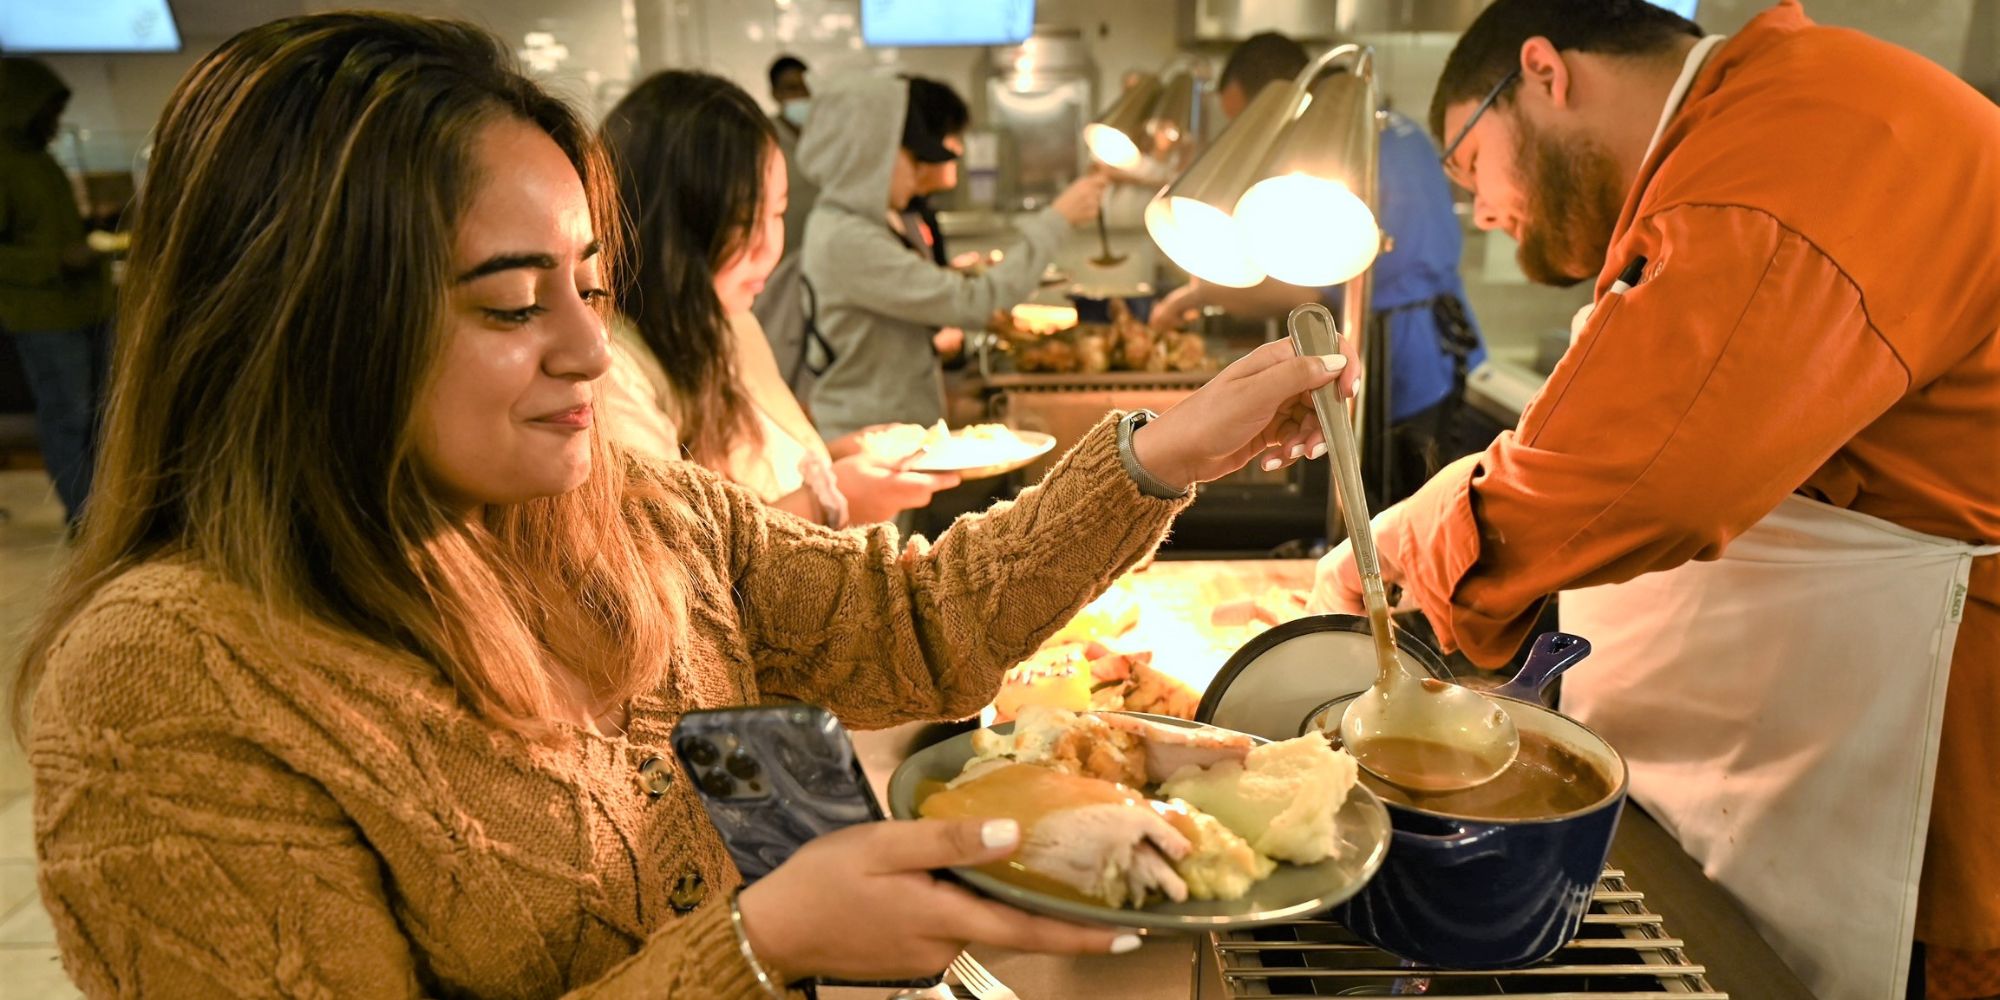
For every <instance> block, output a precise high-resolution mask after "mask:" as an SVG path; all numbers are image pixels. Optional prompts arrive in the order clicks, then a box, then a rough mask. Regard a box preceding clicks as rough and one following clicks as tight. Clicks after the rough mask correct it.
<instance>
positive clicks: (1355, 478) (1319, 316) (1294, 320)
mask: <svg viewBox="0 0 2000 1000" xmlns="http://www.w3.org/2000/svg"><path fill="white" fill-rule="evenodd" d="M1285 328H1286V330H1287V331H1288V332H1289V333H1290V334H1291V337H1292V346H1293V347H1295V348H1297V349H1298V352H1299V354H1300V355H1301V356H1324V355H1328V354H1338V353H1340V333H1339V330H1338V328H1337V327H1335V326H1334V323H1333V313H1332V312H1329V311H1328V310H1327V308H1326V307H1325V306H1323V305H1320V304H1319V303H1317V302H1308V303H1306V304H1304V305H1302V306H1299V307H1298V308H1296V309H1293V310H1292V313H1291V315H1290V316H1288V317H1286V319H1285ZM1312 401H1313V409H1314V410H1315V411H1316V412H1318V414H1319V426H1320V430H1321V431H1322V432H1323V433H1324V434H1325V435H1326V442H1327V444H1326V446H1327V449H1328V450H1329V451H1331V452H1332V453H1333V476H1334V481H1335V483H1336V484H1337V485H1338V486H1339V488H1340V511H1341V515H1342V517H1343V519H1345V520H1346V521H1347V537H1348V541H1349V542H1350V543H1351V544H1352V545H1353V547H1354V565H1355V567H1356V568H1357V569H1359V570H1360V571H1361V596H1362V600H1363V601H1364V602H1365V603H1366V604H1367V605H1368V610H1369V617H1370V618H1375V617H1376V614H1375V613H1376V611H1377V610H1378V609H1377V605H1378V604H1379V605H1380V611H1381V618H1382V619H1384V620H1386V619H1387V618H1388V608H1389V595H1388V592H1387V590H1386V589H1385V588H1384V587H1383V586H1382V563H1381V560H1380V559H1379V558H1378V557H1377V556H1376V555H1375V533H1374V532H1373V531H1370V530H1369V528H1368V497H1367V495H1366V494H1364V493H1363V492H1362V491H1361V449H1360V447H1359V446H1358V445H1356V444H1355V442H1354V424H1353V423H1352V422H1351V421H1349V420H1348V419H1347V404H1346V402H1344V401H1343V400H1342V399H1341V398H1340V381H1339V380H1338V379H1336V380H1334V381H1332V382H1328V383H1327V384H1325V385H1323V386H1320V387H1319V388H1317V389H1314V390H1313V391H1312Z"/></svg>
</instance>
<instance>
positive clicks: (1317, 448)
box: [1306, 441, 1326, 460]
mask: <svg viewBox="0 0 2000 1000" xmlns="http://www.w3.org/2000/svg"><path fill="white" fill-rule="evenodd" d="M1324 454H1326V442H1325V441H1321V442H1320V443H1318V444H1316V445H1313V450H1312V451H1310V452H1307V453H1306V457H1307V458H1310V459H1314V460H1318V458H1319V457H1320V456H1322V455H1324Z"/></svg>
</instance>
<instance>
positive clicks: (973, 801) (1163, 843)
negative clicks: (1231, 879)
mask: <svg viewBox="0 0 2000 1000" xmlns="http://www.w3.org/2000/svg"><path fill="white" fill-rule="evenodd" d="M1169 808H1170V807H1168V806H1167V804H1166V803H1163V802H1156V801H1155V800H1152V799H1148V798H1146V797H1145V796H1143V795H1140V794H1139V793H1137V792H1134V791H1133V790H1131V789H1130V788H1127V787H1125V786H1123V785H1120V784H1117V783H1115V782H1110V781H1105V780H1103V779H1102V778H1086V777H1083V776H1081V775H1075V774H1065V773H1063V772H1061V771H1055V770H1051V769H1049V768H1046V767H1036V766H1035V765H1033V764H1005V765H1001V766H998V767H987V768H983V769H981V770H980V771H978V772H976V773H975V775H974V776H973V777H972V778H971V779H970V780H968V781H965V782H962V783H954V784H953V785H952V786H951V787H949V788H946V789H944V790H943V791H940V792H936V793H934V794H932V795H931V797H929V798H927V799H925V800H924V801H923V804H922V805H920V806H919V807H918V812H920V813H921V814H923V815H924V816H926V817H929V818H933V819H964V818H1008V819H1013V820H1015V821H1017V822H1019V823H1020V824H1021V846H1020V849H1019V850H1017V851H1015V853H1014V856H1013V857H1012V858H1010V859H1008V860H1007V861H1004V862H998V863H995V864H993V865H989V866H987V869H988V870H989V871H991V872H992V873H993V874H994V875H995V876H996V877H999V878H1009V879H1013V880H1016V881H1020V882H1023V883H1025V884H1027V885H1029V886H1030V887H1032V888H1047V887H1046V886H1041V885H1037V884H1036V882H1037V881H1038V880H1047V881H1049V882H1053V883H1055V884H1056V885H1057V886H1061V887H1063V888H1065V889H1068V890H1070V891H1071V892H1073V893H1075V894H1077V895H1080V896H1082V897H1083V898H1085V899H1088V900H1091V901H1093V902H1099V903H1103V904H1105V905H1106V906H1125V905H1127V904H1130V905H1133V906H1137V905H1141V904H1143V903H1144V902H1145V900H1146V897H1147V896H1148V895H1150V894H1153V893H1155V892H1157V893H1158V894H1159V895H1163V896H1165V897H1166V898H1168V899H1172V900H1175V901H1179V900H1183V899H1186V898H1187V894H1188V888H1187V883H1186V882H1185V881H1184V880H1182V878H1181V877H1180V875H1178V874H1177V873H1175V871H1174V867H1173V864H1172V862H1173V861H1174V860H1175V859H1179V858H1184V857H1187V856H1188V854H1189V853H1190V852H1191V851H1193V849H1194V845H1193V843H1192V842H1191V841H1190V840H1189V839H1188V836H1187V834H1185V833H1183V832H1181V831H1180V830H1179V829H1176V827H1175V825H1174V824H1173V823H1171V822H1169V821H1168V818H1167V815H1166V812H1167V810H1168V809H1169ZM1181 818H1183V819H1185V813H1182V814H1181ZM1192 825H1193V824H1192V823H1190V824H1189V826H1190V827H1192ZM1023 876H1026V877H1025V878H1024V877H1023Z"/></svg>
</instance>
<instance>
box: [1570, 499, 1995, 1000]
mask: <svg viewBox="0 0 2000 1000" xmlns="http://www.w3.org/2000/svg"><path fill="white" fill-rule="evenodd" d="M1993 552H2000V546H1985V547H1979V546H1973V545H1967V544H1964V543H1962V542H1957V541H1953V540H1950V539H1944V538H1935V537H1932V536H1929V535H1924V534H1921V533H1918V532H1915V531H1911V530H1909V529H1907V528H1904V527H1901V526H1899V525H1895V524H1891V523H1890V522H1887V521H1883V520H1880V519H1878V518H1874V517H1870V516H1868V515H1866V514H1860V513H1856V512H1854V511H1850V510H1842V509H1840V508H1837V507H1831V506H1828V505H1826V504H1822V503H1818V502H1815V501H1812V500H1808V499H1806V498H1804V497H1800V496H1791V497H1787V498H1786V499H1785V501H1784V502H1783V503H1782V504H1780V505H1779V506H1778V509H1777V510H1775V511H1772V512H1771V513H1770V514H1769V515H1768V516H1766V517H1765V518H1764V519H1763V520H1762V521H1759V522H1758V523H1757V524H1756V525H1755V526H1753V527H1752V528H1751V529H1750V530H1749V531H1747V532H1745V533H1744V534H1743V535H1741V536H1740V537H1738V538H1736V539H1735V540H1733V541H1732V542H1730V544H1729V546H1728V548H1727V549H1726V550H1725V551H1724V553H1723V555H1722V557H1721V558H1720V559H1717V560H1715V561H1714V562H1691V563H1687V564H1685V565H1683V566H1680V567H1677V568H1675V569H1671V570H1667V571H1664V572H1659V573H1648V574H1646V575H1644V576H1641V577H1639V578H1637V579H1635V580H1632V581H1630V582H1628V583H1622V584H1615V585H1611V586H1604V587H1591V588H1588V589H1584V590H1574V591H1565V592H1564V593H1563V595H1562V601H1561V609H1562V624H1563V630H1564V631H1566V632H1574V633H1576V634H1578V635H1581V636H1584V637H1586V638H1588V639H1590V641H1591V646H1592V648H1593V649H1595V650H1596V653H1595V655H1594V656H1593V657H1592V659H1591V664H1590V669H1587V670H1579V671H1573V672H1571V673H1570V674H1569V675H1567V676H1565V677H1564V678H1563V691H1562V708H1563V711H1564V712H1566V713H1568V714H1570V715H1573V716H1575V717H1576V718H1578V719H1580V720H1582V721H1583V722H1584V724H1586V725H1588V726H1590V727H1591V728H1592V729H1594V730H1596V731H1597V732H1598V733H1599V734H1601V735H1603V736H1604V738H1605V739H1607V740H1609V741H1611V744H1612V745H1613V746H1615V747H1617V748H1618V751H1619V752H1620V753H1622V754H1623V755H1624V756H1625V760H1626V763H1627V764H1628V765H1629V766H1630V767H1631V772H1632V792H1631V793H1632V797H1633V798H1634V799H1636V800H1637V801H1638V802H1639V803H1640V804H1642V805H1644V806H1645V807H1646V809H1647V810H1648V811H1649V812H1651V813H1652V814H1653V815H1654V816H1655V817H1657V818H1658V819H1659V820H1660V822H1661V823H1662V824H1664V825H1665V826H1666V827H1667V829H1669V830H1670V831H1672V832H1673V834H1674V835H1675V836H1676V837H1677V838H1678V839H1679V840H1680V842H1681V846H1682V847H1684V848H1685V849H1686V850H1687V852H1688V853H1689V854H1690V855H1692V856H1693V857H1694V858H1695V860H1696V861H1699V862H1700V863H1701V865H1702V868H1703V870H1704V871H1706V872H1707V873H1708V876H1709V877H1710V878H1712V879H1714V880H1715V881H1716V882H1718V883H1720V884H1721V885H1722V886H1724V887H1725V888H1726V889H1728V890H1729V891H1730V892H1731V893H1732V894H1733V895H1735V897H1736V898H1737V900H1738V901H1739V902H1740V903H1742V904H1743V907H1744V909H1745V910H1747V911H1748V912H1749V915H1750V917H1751V920H1752V921H1753V922H1754V923H1755V924H1756V926H1757V928H1758V930H1759V931H1760V932H1761V933H1762V934H1763V935H1764V937H1765V939H1766V940H1767V941H1769V942H1770V943H1771V945H1772V947H1774V948H1775V949H1777V951H1778V952H1779V954H1780V955H1782V956H1783V957H1784V959H1785V961H1786V962H1787V963H1788V964H1790V965H1791V967H1792V969H1793V970H1794V971H1795V972H1797V973H1798V974H1799V976H1800V978H1801V979H1803V980H1805V982H1806V984H1807V985H1808V986H1809V987H1811V988H1812V990H1813V992H1814V993H1816V994H1817V995H1819V996H1820V997H1821V998H1822V1000H1902V998H1903V996H1904V982H1905V979H1906V977H1907V976H1908V975H1909V957H1910V941H1911V937H1912V935H1913V934H1914V932H1915V926H1916V912H1917V877H1918V874H1919V872H1920V871H1921V870H1922V868H1923V859H1924V837H1925V830H1926V828H1927V826H1928V823H1929V820H1930V809H1931V783H1932V778H1933V776H1934V775H1935V773H1936V770H1937V749H1938V732H1939V729H1940V727H1941V726H1942V724H1943V719H1944V695H1945V679H1946V675H1947V672H1948V670H1949V669H1950V665H1951V654H1952V647H1953V644H1954V643H1955V641H1956V639H1957V636H1958V624H1959V618H1960V615H1961V614H1962V613H1963V611H1964V608H1965V593H1966V579H1967V577H1968V575H1969V573H1970V571H1971V566H1972V559H1973V557H1974V556H1976V555H1984V554H1988V553H1993Z"/></svg>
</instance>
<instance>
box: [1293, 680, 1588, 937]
mask: <svg viewBox="0 0 2000 1000" xmlns="http://www.w3.org/2000/svg"><path fill="white" fill-rule="evenodd" d="M1352 697H1354V696H1349V698H1348V699H1341V700H1339V701H1337V702H1336V703H1335V704H1334V705H1332V706H1329V707H1330V709H1331V711H1330V713H1329V714H1330V717H1331V718H1335V719H1338V718H1339V717H1340V713H1341V712H1343V711H1345V710H1346V705H1345V704H1344V702H1345V701H1346V700H1351V698H1352ZM1505 703H1506V706H1507V711H1508V713H1509V714H1511V715H1512V716H1513V718H1514V724H1515V725H1516V726H1518V727H1519V728H1520V730H1521V732H1522V733H1523V734H1526V733H1539V734H1541V735H1543V736H1546V737H1549V738H1550V739H1551V740H1552V741H1554V742H1556V743H1557V744H1558V745H1560V746H1563V747H1565V748H1567V749H1568V750H1570V751H1572V752H1574V753H1576V754H1577V755H1578V756H1580V757H1582V758H1583V759H1584V760H1586V761H1589V762H1590V763H1591V765H1592V766H1594V767H1596V768H1597V769H1598V771H1599V772H1600V773H1602V774H1604V775H1605V776H1607V777H1608V778H1610V779H1611V782H1612V790H1611V792H1610V793H1609V794H1608V795H1606V796H1605V797H1604V798H1602V799H1600V800H1598V801H1597V802H1595V803H1592V804H1591V805H1589V806H1586V807H1584V808H1582V809H1580V810H1577V811H1575V812H1571V813H1566V814H1563V815H1560V816H1548V817H1541V818H1536V819H1517V820H1490V819H1473V818H1467V817H1460V816H1451V815H1447V814H1444V813H1439V812H1432V811H1429V810H1426V809H1419V808H1416V807H1414V806H1408V805H1404V804H1402V803H1398V802H1386V801H1385V804H1386V805H1387V806H1388V807H1389V822H1390V826H1391V827H1392V828H1393V829H1394V833H1393V835H1392V836H1391V838H1390V842H1389V856H1388V858H1387V860H1385V861H1384V862H1383V863H1382V868H1381V870H1380V871H1378V872H1376V873H1375V877H1374V878H1373V879H1372V880H1370V881H1369V883H1368V884H1367V885H1366V886H1364V887H1363V888H1362V890H1361V892H1360V893H1358V894H1356V895H1355V896H1354V897H1353V898H1352V899H1350V900H1348V901H1347V902H1345V903H1342V904H1341V905H1340V906H1338V907H1336V908H1334V910H1333V911H1332V914H1331V915H1332V916H1333V918H1334V919H1336V920H1338V921H1340V922H1341V923H1342V924H1344V925H1346V927H1347V928H1348V929H1349V930H1351V931H1353V932H1354V933H1355V934H1357V935H1359V936H1360V937H1361V938H1362V940H1365V941H1367V942H1368V943H1370V944H1372V945H1375V946H1376V947H1378V948H1381V949H1382V950H1383V951H1386V952H1389V953H1390V954H1392V955H1395V956H1397V957H1399V958H1403V959H1406V960H1408V961H1410V962H1414V963H1416V964H1418V965H1424V966H1431V967H1435V968H1450V969H1498V968H1509V967H1513V966H1521V965H1529V964H1532V963H1534V962H1538V961H1541V960H1542V959H1544V958H1547V957H1548V956H1550V955H1552V954H1554V953H1555V952H1556V950H1557V949H1559V948H1561V947H1562V946H1563V945H1565V944H1568V943H1569V942H1570V940H1571V939H1572V938H1574V937H1576V934H1577V931H1578V930H1580V929H1581V928H1582V927H1583V916H1584V913H1585V911H1586V910H1588V909H1589V908H1590V893H1591V890H1592V889H1593V888H1595V887H1596V885H1597V879H1598V876H1599V874H1600V873H1601V872H1602V871H1603V868H1604V859H1605V857H1606V856H1607V855H1609V854H1610V852H1611V837H1612V834H1614V833H1615V832H1616V831H1617V829H1618V816H1619V814H1620V813H1621V812H1623V810H1624V808H1625V791H1626V783H1627V775H1626V771H1625V761H1624V759H1623V758H1621V757H1620V756H1619V755H1618V752H1617V751H1616V750H1614V749H1612V747H1611V744H1609V743H1606V742H1605V741H1604V739H1603V738H1602V737H1600V736H1598V735H1597V734H1596V733H1593V732H1591V731H1590V730H1588V729H1586V728H1584V727H1583V725H1582V724H1580V723H1578V722H1576V721H1575V720H1573V719H1570V718H1569V717H1568V716H1565V715H1562V714H1561V713H1558V712H1555V711H1552V710H1550V709H1547V708H1543V707H1542V706H1540V705H1537V704H1533V703H1531V702H1528V701H1522V700H1519V699H1505ZM1316 714H1317V713H1316Z"/></svg>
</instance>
